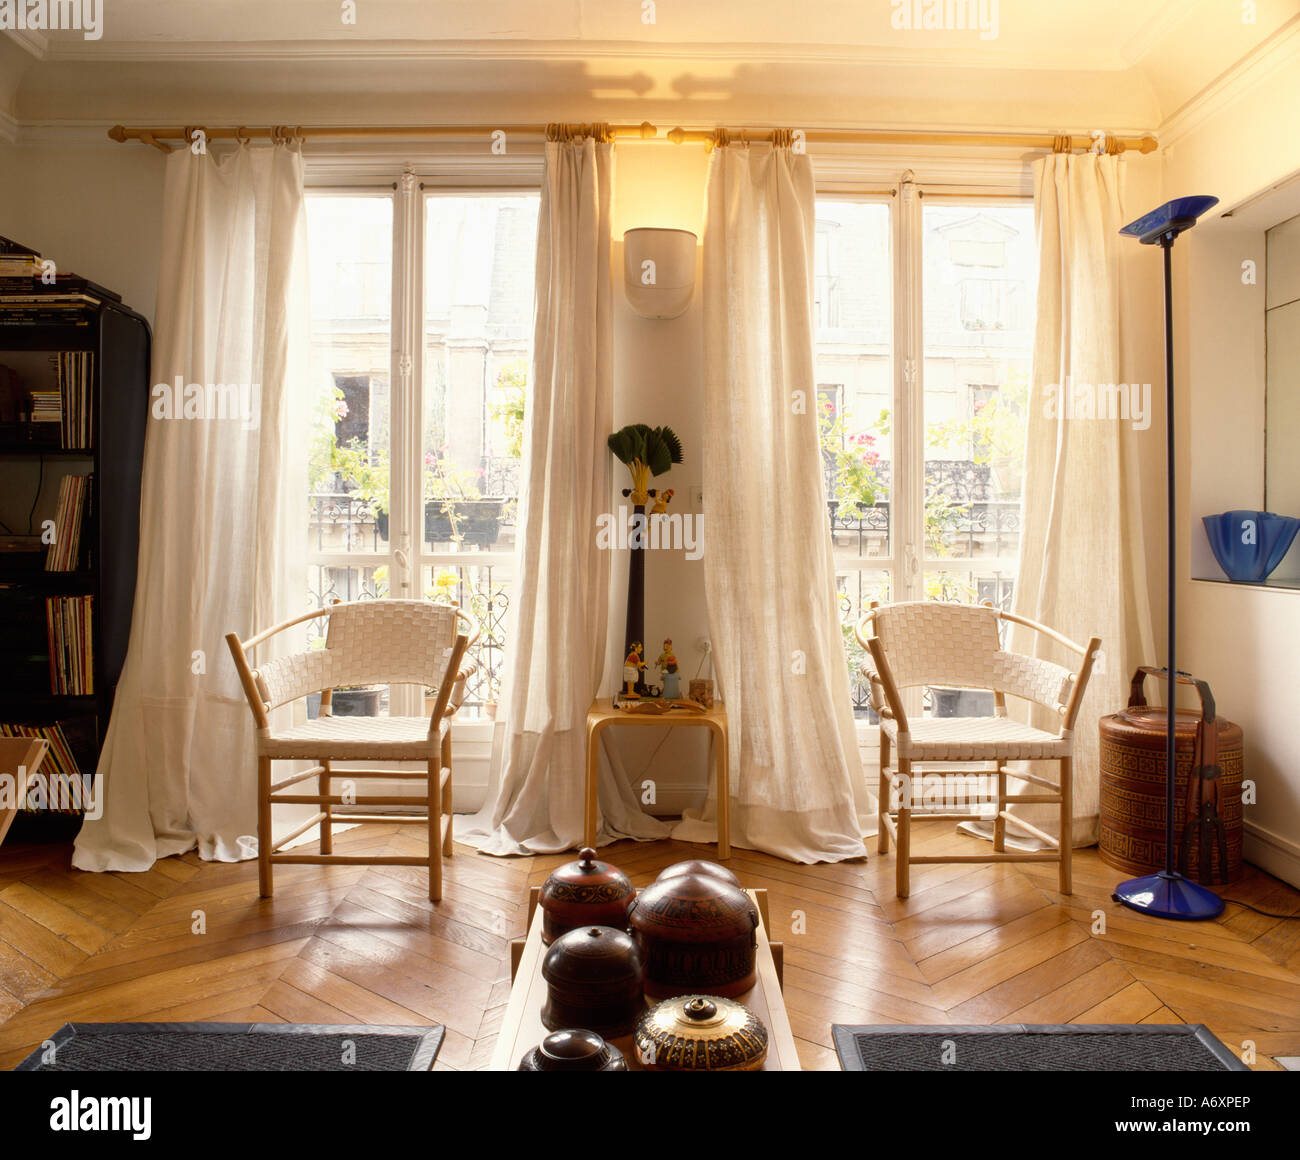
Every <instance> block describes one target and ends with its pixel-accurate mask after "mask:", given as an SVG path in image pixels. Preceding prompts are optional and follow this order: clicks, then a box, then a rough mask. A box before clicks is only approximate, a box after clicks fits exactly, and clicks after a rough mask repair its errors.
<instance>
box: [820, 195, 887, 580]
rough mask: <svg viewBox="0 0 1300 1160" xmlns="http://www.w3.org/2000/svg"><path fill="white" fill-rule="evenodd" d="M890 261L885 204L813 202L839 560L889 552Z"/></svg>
mask: <svg viewBox="0 0 1300 1160" xmlns="http://www.w3.org/2000/svg"><path fill="white" fill-rule="evenodd" d="M892 279H893V266H892V263H891V258H890V209H889V206H888V205H885V204H882V203H879V202H864V201H835V200H830V199H827V198H819V199H818V201H817V248H816V287H815V295H816V301H815V311H816V315H815V317H816V323H817V331H816V344H817V346H816V355H815V357H816V374H817V408H818V410H817V414H818V424H819V430H820V432H821V446H822V461H823V465H824V471H825V476H826V498H827V508H828V511H827V518H828V521H829V523H830V526H831V531H832V536H833V539H834V544H835V552H836V557H837V559H840V560H841V561H844V562H847V561H848V560H849V559H864V560H866V559H873V558H885V557H888V555H889V552H890V505H889V481H890V470H891V467H892V454H893V451H892V447H893V444H892V438H891V427H890V414H891V411H892V407H893V392H894V377H893V376H894V372H893V333H894V313H893V300H892Z"/></svg>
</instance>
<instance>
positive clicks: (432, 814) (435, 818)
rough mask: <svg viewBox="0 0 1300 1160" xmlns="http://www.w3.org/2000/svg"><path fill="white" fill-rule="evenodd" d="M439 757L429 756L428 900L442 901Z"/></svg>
mask: <svg viewBox="0 0 1300 1160" xmlns="http://www.w3.org/2000/svg"><path fill="white" fill-rule="evenodd" d="M438 766H439V758H437V757H431V758H429V785H428V791H427V794H426V796H427V797H428V799H429V809H428V813H429V900H430V901H431V902H441V901H442V810H441V809H440V808H439V807H440V802H441V799H440V798H439V797H438V796H437V789H438V777H439V768H438Z"/></svg>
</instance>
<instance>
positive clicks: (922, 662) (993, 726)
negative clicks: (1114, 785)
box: [856, 601, 1101, 898]
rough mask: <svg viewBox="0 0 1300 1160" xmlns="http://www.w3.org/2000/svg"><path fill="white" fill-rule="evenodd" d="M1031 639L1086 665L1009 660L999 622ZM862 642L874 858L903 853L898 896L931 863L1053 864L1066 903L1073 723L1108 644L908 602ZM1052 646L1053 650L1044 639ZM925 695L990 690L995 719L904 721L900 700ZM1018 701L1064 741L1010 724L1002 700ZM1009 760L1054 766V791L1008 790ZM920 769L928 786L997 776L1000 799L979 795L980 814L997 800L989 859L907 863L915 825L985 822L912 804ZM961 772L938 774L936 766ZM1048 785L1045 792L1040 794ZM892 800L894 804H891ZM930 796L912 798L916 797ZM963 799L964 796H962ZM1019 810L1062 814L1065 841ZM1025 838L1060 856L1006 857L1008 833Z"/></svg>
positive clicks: (872, 623) (864, 628)
mask: <svg viewBox="0 0 1300 1160" xmlns="http://www.w3.org/2000/svg"><path fill="white" fill-rule="evenodd" d="M1005 621H1010V622H1012V623H1015V624H1019V625H1022V626H1024V627H1025V628H1029V629H1032V630H1033V631H1034V632H1035V633H1038V634H1040V635H1039V637H1038V638H1037V639H1038V640H1039V642H1040V643H1043V645H1044V647H1045V648H1051V647H1053V646H1055V647H1058V648H1060V649H1063V650H1065V651H1066V652H1072V653H1074V654H1075V655H1076V656H1078V657H1080V658H1082V663H1081V664H1080V665H1079V666H1078V668H1077V669H1076V670H1075V671H1071V670H1070V669H1067V668H1065V667H1064V666H1062V665H1059V664H1056V663H1055V662H1053V661H1050V660H1047V659H1046V658H1044V657H1041V656H1037V655H1034V656H1028V655H1025V654H1023V653H1014V652H1009V651H1008V650H1006V649H1004V648H1003V647H1002V643H1001V632H1000V629H1001V627H1002V624H1003V622H1005ZM856 633H857V638H858V641H859V643H860V644H861V645H862V646H863V648H865V649H866V650H867V658H866V660H865V661H864V663H863V665H862V675H863V676H864V677H866V678H867V680H868V681H869V682H870V685H871V705H872V708H873V709H875V710H876V712H877V713H878V714H879V715H880V790H879V792H880V804H879V817H880V837H879V846H878V848H879V850H880V853H882V854H887V853H888V852H889V840H890V838H891V837H892V838H893V839H894V842H895V845H896V846H897V855H896V859H897V861H896V866H895V889H896V892H897V894H898V897H899V898H906V897H907V895H908V893H909V891H910V889H911V882H910V877H909V873H910V871H909V868H910V867H911V866H914V865H918V864H921V863H929V862H1043V861H1053V862H1057V863H1058V866H1059V869H1058V873H1059V879H1058V881H1059V885H1060V890H1061V893H1062V894H1069V893H1070V889H1071V881H1070V853H1071V841H1070V837H1071V822H1072V816H1071V815H1072V812H1073V810H1072V806H1073V799H1072V792H1071V761H1072V760H1073V757H1072V755H1073V752H1074V736H1073V733H1074V722H1075V718H1076V717H1077V716H1078V713H1079V704H1080V702H1081V701H1082V699H1083V694H1084V690H1085V689H1086V688H1087V685H1088V677H1089V675H1090V674H1091V672H1092V664H1093V659H1094V657H1095V656H1096V655H1097V650H1098V649H1100V648H1101V641H1100V640H1099V639H1098V638H1097V637H1093V638H1092V639H1091V640H1090V641H1089V642H1088V644H1087V645H1086V646H1083V645H1078V644H1076V643H1075V642H1074V641H1072V640H1068V639H1067V638H1065V637H1063V636H1061V635H1060V634H1059V633H1057V632H1054V631H1052V629H1050V628H1047V627H1046V626H1044V625H1041V624H1035V623H1034V622H1033V621H1032V620H1025V619H1024V618H1023V617H1019V616H1014V615H1012V614H1011V613H1007V612H999V611H998V610H997V609H995V608H993V607H992V606H991V605H970V604H946V603H941V602H938V601H910V602H904V603H900V604H888V605H884V606H883V607H879V608H878V607H876V606H874V605H873V606H872V609H871V611H870V612H868V613H867V614H866V615H865V616H863V618H862V619H861V620H860V621H859V622H858V625H857V628H856ZM1043 638H1046V641H1044V640H1043ZM927 686H939V687H956V688H960V689H984V690H989V691H991V692H992V693H993V698H994V705H995V714H996V715H995V716H993V717H917V718H915V719H912V718H909V717H908V714H907V711H906V709H905V707H904V702H903V697H902V690H903V689H908V688H923V687H927ZM1008 695H1010V696H1013V697H1020V698H1022V699H1024V700H1026V701H1031V702H1033V703H1035V704H1038V705H1042V706H1044V707H1045V708H1047V709H1050V710H1052V711H1053V712H1055V713H1056V714H1057V716H1058V717H1059V718H1060V720H1061V728H1060V730H1059V732H1056V733H1049V732H1048V731H1047V730H1045V729H1037V728H1034V727H1033V726H1031V725H1026V724H1022V723H1021V722H1019V721H1013V720H1011V719H1010V718H1009V717H1008V716H1007V706H1006V698H1007V696H1008ZM1010 761H1055V762H1057V763H1058V767H1059V769H1060V779H1059V781H1057V782H1052V781H1049V780H1048V779H1047V778H1044V777H1041V776H1039V775H1038V774H1036V773H1030V772H1028V771H1022V770H1018V771H1016V772H1015V773H1014V774H1013V775H1010V776H1015V777H1018V778H1020V779H1021V780H1023V781H1025V782H1028V783H1029V785H1030V789H1031V792H1027V793H1018V794H1010V793H1008V792H1007V777H1008V776H1009V774H1008V771H1007V768H1006V765H1007V762H1010ZM913 763H916V764H917V765H920V766H923V767H924V774H925V777H926V779H927V780H929V779H930V778H932V777H938V778H940V779H947V778H963V779H964V778H969V776H970V771H969V770H963V769H961V768H960V766H961V765H963V764H979V765H980V766H981V767H983V770H984V771H988V770H989V767H990V766H991V767H992V772H994V774H995V776H996V778H997V793H996V795H994V796H989V797H982V796H981V797H979V798H977V800H976V801H974V802H970V801H969V799H966V800H967V801H968V803H969V804H973V805H990V804H993V803H994V802H996V804H997V813H996V815H995V816H994V819H993V850H992V852H991V853H989V854H987V855H983V854H950V855H937V854H936V855H925V856H919V857H914V856H913V855H912V852H911V849H912V838H911V827H912V817H913V815H916V816H920V817H927V818H950V819H953V820H958V821H975V820H983V819H984V818H985V817H986V815H985V814H983V813H965V812H961V813H959V812H955V811H952V810H950V809H947V808H939V809H929V808H927V809H916V808H915V803H914V801H913V792H912V790H913V778H912V766H913ZM936 764H937V765H944V766H951V765H956V766H958V768H957V769H955V770H954V769H939V770H935V769H933V768H932V766H934V765H936ZM1035 786H1037V787H1041V788H1042V789H1045V790H1047V791H1048V792H1047V793H1042V792H1035V791H1034V787H1035ZM894 791H896V792H897V799H898V804H897V805H896V806H893V805H891V795H892V794H893V793H894ZM924 796H925V795H917V797H918V798H921V797H924ZM962 796H963V798H964V797H965V795H964V794H963V795H962ZM1015 802H1025V803H1033V804H1040V805H1049V804H1055V805H1056V806H1058V807H1059V814H1058V818H1059V825H1060V829H1059V833H1058V835H1057V836H1053V835H1051V834H1048V833H1046V832H1044V831H1043V830H1040V829H1038V827H1036V826H1034V825H1031V824H1030V823H1029V822H1028V821H1026V820H1025V819H1024V818H1021V817H1019V816H1017V815H1016V814H1014V813H1011V812H1009V811H1008V809H1007V807H1008V806H1009V805H1011V804H1013V803H1015ZM1008 824H1010V825H1012V826H1015V827H1016V828H1017V829H1020V830H1023V831H1025V832H1026V833H1028V834H1030V835H1031V836H1032V837H1033V838H1036V839H1038V840H1039V841H1041V842H1043V843H1044V845H1046V846H1048V847H1052V848H1054V849H1055V851H1056V852H1055V853H1037V852H1033V853H1030V852H1024V853H1021V852H1011V851H1008V850H1007V848H1006V827H1007V825H1008Z"/></svg>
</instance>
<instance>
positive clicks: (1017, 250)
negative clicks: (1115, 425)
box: [922, 202, 1037, 599]
mask: <svg viewBox="0 0 1300 1160" xmlns="http://www.w3.org/2000/svg"><path fill="white" fill-rule="evenodd" d="M923 226H924V234H925V240H924V251H923V256H924V263H925V270H924V279H925V281H924V286H925V290H924V302H923V304H922V315H923V328H924V360H925V365H924V382H925V403H924V406H925V554H926V556H927V557H928V558H930V559H955V560H979V559H986V560H989V561H990V562H991V561H993V560H1000V561H1002V562H1004V563H1006V562H1010V565H1009V567H1004V568H1003V569H1001V570H1000V571H999V570H996V569H992V568H990V569H989V570H987V571H982V570H975V571H973V572H971V573H970V576H971V577H973V578H974V579H975V580H976V582H977V585H978V584H983V585H987V584H989V583H991V582H992V578H993V577H994V576H1000V577H1001V578H1003V579H1005V580H1006V582H1007V583H1009V582H1010V577H1011V576H1012V575H1013V574H1014V561H1015V559H1016V557H1017V555H1018V554H1019V549H1020V488H1021V477H1022V474H1023V471H1024V456H1025V423H1026V418H1027V416H1026V412H1025V407H1026V401H1027V398H1028V391H1029V362H1030V355H1031V352H1032V348H1033V329H1034V294H1035V287H1036V279H1037V255H1036V252H1035V245H1034V218H1033V207H1032V206H1031V205H1028V204H1025V205H1003V206H999V205H995V204H991V203H987V202H981V203H978V204H975V205H927V206H926V207H925V209H924V217H923ZM936 583H938V586H939V590H942V591H945V592H947V591H949V589H948V588H946V587H945V584H946V582H939V581H936ZM930 587H931V585H930V584H929V583H928V582H927V592H926V594H927V596H929V595H931V592H930ZM950 591H951V593H953V595H949V596H945V597H942V598H951V599H962V598H964V597H963V596H961V595H960V594H959V593H961V592H962V591H964V589H963V587H962V584H961V583H958V582H954V584H953V586H952V587H951V589H950Z"/></svg>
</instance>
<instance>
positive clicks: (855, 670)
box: [835, 568, 891, 724]
mask: <svg viewBox="0 0 1300 1160" xmlns="http://www.w3.org/2000/svg"><path fill="white" fill-rule="evenodd" d="M835 587H836V588H837V589H838V591H839V605H840V633H841V635H842V636H843V637H844V661H845V664H847V666H848V670H849V688H850V690H851V692H852V696H853V715H854V716H855V717H857V718H859V719H860V720H862V721H869V722H871V723H872V724H875V723H876V721H877V717H876V714H875V713H874V712H873V711H872V708H871V689H870V687H869V686H868V685H867V682H866V681H864V680H863V679H862V675H861V672H860V671H859V670H860V669H861V668H862V662H863V660H864V659H865V657H866V649H864V648H863V647H862V646H861V645H860V644H858V638H857V635H856V633H855V632H854V628H855V627H856V626H857V623H858V621H859V620H860V619H861V618H862V614H863V613H864V612H866V611H867V610H868V609H870V607H871V602H872V601H873V600H874V601H875V602H876V603H877V604H887V603H888V602H889V600H890V599H891V597H890V588H891V586H890V582H889V573H888V572H880V571H871V570H868V569H865V568H863V569H856V568H855V569H852V570H850V571H844V572H840V571H837V572H836V574H835Z"/></svg>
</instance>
